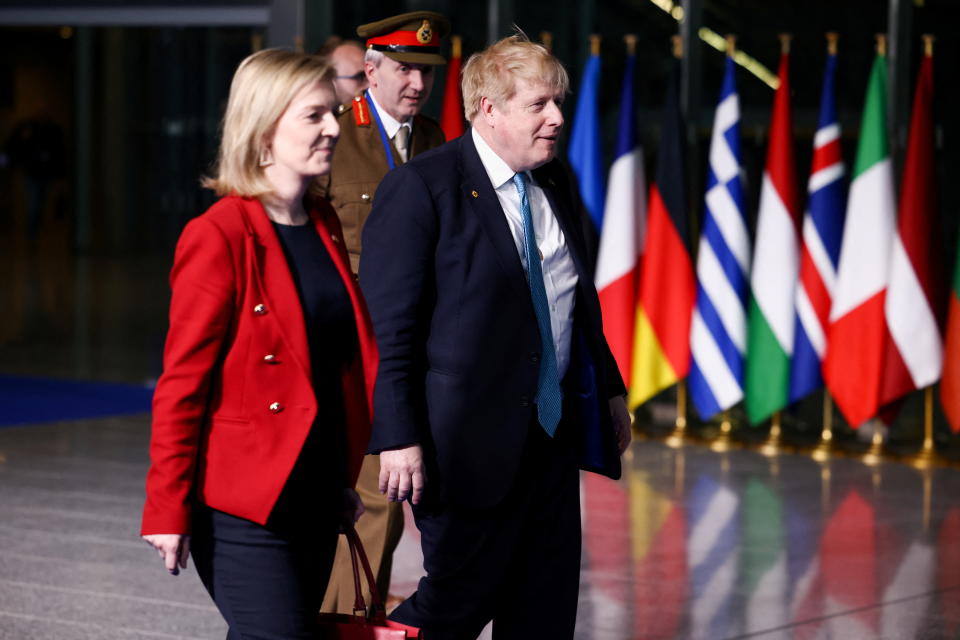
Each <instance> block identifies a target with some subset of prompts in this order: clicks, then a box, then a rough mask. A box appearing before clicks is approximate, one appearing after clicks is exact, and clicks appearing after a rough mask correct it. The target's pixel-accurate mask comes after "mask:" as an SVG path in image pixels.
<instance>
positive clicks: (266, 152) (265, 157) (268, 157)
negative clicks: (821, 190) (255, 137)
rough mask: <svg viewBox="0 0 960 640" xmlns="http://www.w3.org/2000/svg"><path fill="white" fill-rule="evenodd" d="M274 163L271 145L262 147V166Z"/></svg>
mask: <svg viewBox="0 0 960 640" xmlns="http://www.w3.org/2000/svg"><path fill="white" fill-rule="evenodd" d="M272 164H273V155H272V154H271V153H270V148H269V147H264V148H262V149H260V166H261V167H269V166H270V165H272Z"/></svg>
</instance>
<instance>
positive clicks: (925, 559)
mask: <svg viewBox="0 0 960 640" xmlns="http://www.w3.org/2000/svg"><path fill="white" fill-rule="evenodd" d="M935 564H936V552H935V551H934V549H933V546H932V545H931V544H930V541H929V540H928V537H927V533H926V532H921V533H919V534H918V535H917V537H916V539H915V540H914V541H913V542H912V543H911V544H910V548H909V549H907V552H906V553H905V554H904V555H903V560H902V561H901V562H900V566H899V567H898V568H897V571H896V573H895V574H894V575H893V580H892V581H891V582H890V584H888V585H887V588H886V589H884V591H883V602H896V601H897V600H902V599H905V598H912V597H916V596H925V595H926V594H929V593H930V591H931V590H932V589H933V583H934V573H933V572H934V568H935ZM928 602H929V601H928V599H927V598H926V597H924V598H918V599H917V601H916V602H915V603H914V604H912V605H906V604H905V605H901V607H896V606H886V607H884V608H883V613H882V614H881V617H880V631H881V635H882V636H883V637H884V638H916V637H917V632H918V631H919V630H920V624H921V623H922V622H923V621H924V620H925V619H926V616H925V615H922V613H923V612H922V611H916V609H917V607H924V606H927V603H928ZM904 606H906V607H909V608H910V609H913V610H914V612H913V613H915V614H916V615H907V616H905V615H903V608H902V607H904Z"/></svg>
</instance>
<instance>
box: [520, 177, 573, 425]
mask: <svg viewBox="0 0 960 640" xmlns="http://www.w3.org/2000/svg"><path fill="white" fill-rule="evenodd" d="M513 184H514V185H516V187H517V193H518V194H520V214H521V216H522V217H523V253H524V256H526V259H527V276H528V279H529V281H530V297H531V298H532V299H533V310H534V312H535V313H536V315H537V326H538V327H539V328H540V343H541V345H540V346H541V347H542V348H543V355H542V356H541V358H540V375H539V377H538V378H537V397H536V403H537V417H538V418H539V420H540V426H542V427H543V429H544V431H546V432H547V433H548V434H549V435H550V437H551V438H552V437H553V434H555V433H556V432H557V424H559V423H560V412H561V409H562V406H563V391H562V390H561V389H560V374H559V372H558V371H557V355H556V351H554V346H553V331H552V330H551V329H550V305H549V304H548V303H547V290H546V289H545V288H544V286H543V267H542V266H541V265H540V251H539V250H538V249H537V237H536V235H535V234H534V231H533V218H532V217H531V215H530V202H529V201H528V200H527V183H526V180H525V178H524V174H522V173H517V174H515V175H514V176H513Z"/></svg>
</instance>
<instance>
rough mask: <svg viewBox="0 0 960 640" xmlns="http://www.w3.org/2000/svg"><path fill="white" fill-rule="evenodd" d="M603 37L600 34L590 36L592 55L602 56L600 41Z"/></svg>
mask: <svg viewBox="0 0 960 640" xmlns="http://www.w3.org/2000/svg"><path fill="white" fill-rule="evenodd" d="M601 39H602V37H601V36H600V34H598V33H591V34H590V55H591V56H598V55H600V40H601Z"/></svg>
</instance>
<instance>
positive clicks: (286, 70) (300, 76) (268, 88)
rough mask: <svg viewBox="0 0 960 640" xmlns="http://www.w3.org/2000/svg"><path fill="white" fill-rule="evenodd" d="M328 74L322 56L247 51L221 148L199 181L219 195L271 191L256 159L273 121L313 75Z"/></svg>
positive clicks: (232, 88) (329, 68) (232, 90)
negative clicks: (252, 52)
mask: <svg viewBox="0 0 960 640" xmlns="http://www.w3.org/2000/svg"><path fill="white" fill-rule="evenodd" d="M333 76H334V69H333V67H332V66H330V64H329V63H328V62H327V61H326V60H325V59H323V58H321V57H319V56H314V55H307V54H304V53H297V52H295V51H290V50H289V49H264V50H262V51H257V52H256V53H254V54H252V55H250V56H247V58H246V59H245V60H244V61H243V62H241V63H240V66H239V67H237V71H236V73H234V74H233V81H232V82H231V83H230V98H229V100H228V101H227V110H226V113H224V115H223V125H222V138H221V140H220V151H219V153H218V154H217V162H216V165H215V169H214V171H213V175H212V176H209V177H206V178H204V179H203V186H205V187H207V188H209V189H213V190H214V191H215V192H216V193H217V195H221V196H223V195H227V194H236V195H239V196H245V197H254V198H255V197H260V196H263V195H267V194H269V193H271V192H272V191H273V187H272V185H271V184H270V183H269V182H268V181H267V179H266V178H265V177H264V175H263V167H261V166H260V158H261V157H262V154H263V153H264V151H265V145H266V142H267V140H269V139H270V137H271V136H272V135H273V130H274V128H275V127H276V125H277V121H278V120H280V116H281V115H283V112H284V111H286V109H287V107H288V106H289V105H290V102H291V101H292V100H293V98H294V97H295V96H296V95H297V93H299V92H300V90H301V89H303V88H304V87H305V86H307V85H308V84H310V83H312V82H316V81H318V80H323V81H328V82H329V81H332V79H333ZM331 91H332V89H331Z"/></svg>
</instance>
